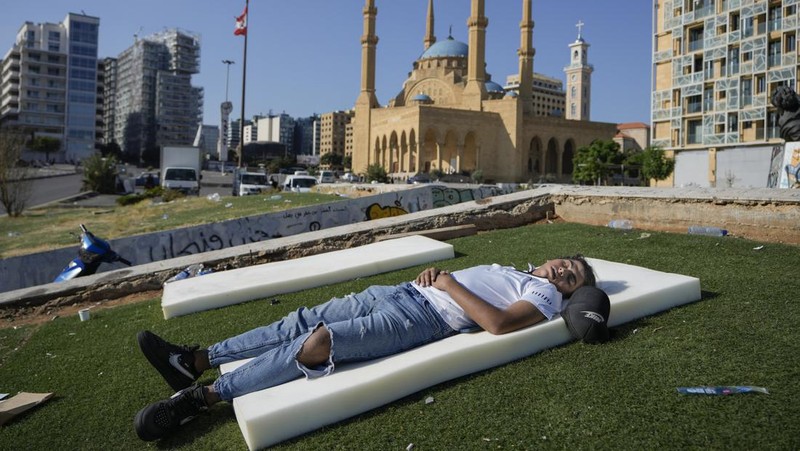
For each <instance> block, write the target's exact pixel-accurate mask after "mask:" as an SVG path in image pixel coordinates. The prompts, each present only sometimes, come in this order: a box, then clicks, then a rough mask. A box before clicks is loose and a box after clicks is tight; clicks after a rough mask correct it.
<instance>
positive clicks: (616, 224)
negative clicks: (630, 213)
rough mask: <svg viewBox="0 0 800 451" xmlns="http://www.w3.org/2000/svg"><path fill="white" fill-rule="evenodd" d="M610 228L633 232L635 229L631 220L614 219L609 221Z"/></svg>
mask: <svg viewBox="0 0 800 451" xmlns="http://www.w3.org/2000/svg"><path fill="white" fill-rule="evenodd" d="M608 226H609V227H611V228H612V229H620V230H631V229H632V228H633V222H631V220H630V219H614V220H612V221H609V223H608Z"/></svg>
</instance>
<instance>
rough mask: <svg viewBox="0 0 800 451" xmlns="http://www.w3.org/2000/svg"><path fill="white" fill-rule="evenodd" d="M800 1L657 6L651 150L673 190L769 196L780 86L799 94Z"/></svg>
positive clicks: (667, 2)
mask: <svg viewBox="0 0 800 451" xmlns="http://www.w3.org/2000/svg"><path fill="white" fill-rule="evenodd" d="M798 3H800V2H798V1H797V0H654V10H653V30H654V36H653V46H654V50H653V59H652V64H653V75H654V80H653V93H652V99H651V101H652V105H651V111H652V117H651V121H652V129H651V133H652V138H651V144H652V145H655V146H660V147H662V148H664V149H667V150H668V151H669V153H670V154H672V155H673V156H674V157H675V163H676V165H675V173H674V176H673V179H672V180H669V181H667V184H670V185H674V186H687V185H697V186H720V187H724V186H736V187H748V186H750V187H764V186H766V183H767V179H768V173H769V166H770V161H771V156H772V150H773V147H774V146H775V145H776V144H780V143H781V142H782V141H781V140H780V139H779V129H778V114H777V111H776V109H775V108H774V107H772V105H771V103H770V98H771V95H772V93H773V92H774V91H775V89H776V88H777V87H778V86H781V85H788V86H791V87H793V88H794V87H796V84H797V67H798V61H797V30H798V25H800V23H799V22H798Z"/></svg>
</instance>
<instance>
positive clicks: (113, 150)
mask: <svg viewBox="0 0 800 451" xmlns="http://www.w3.org/2000/svg"><path fill="white" fill-rule="evenodd" d="M97 150H99V151H100V153H101V154H103V156H104V157H114V158H116V159H118V160H123V161H124V158H123V155H122V148H121V147H120V146H119V144H117V143H116V141H111V142H110V143H108V144H100V145H98V146H97ZM127 163H138V161H135V162H133V161H128V162H127Z"/></svg>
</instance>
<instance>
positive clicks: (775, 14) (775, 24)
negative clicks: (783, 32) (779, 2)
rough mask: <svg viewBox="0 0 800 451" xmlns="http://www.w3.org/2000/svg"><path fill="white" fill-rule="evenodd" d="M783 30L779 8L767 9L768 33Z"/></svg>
mask: <svg viewBox="0 0 800 451" xmlns="http://www.w3.org/2000/svg"><path fill="white" fill-rule="evenodd" d="M781 28H783V25H782V22H781V7H780V6H773V7H771V8H770V9H769V31H775V30H780V29H781Z"/></svg>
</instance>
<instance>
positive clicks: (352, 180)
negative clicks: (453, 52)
mask: <svg viewBox="0 0 800 451" xmlns="http://www.w3.org/2000/svg"><path fill="white" fill-rule="evenodd" d="M342 180H343V181H345V182H350V183H355V182H357V181H358V176H356V175H355V174H353V173H352V172H345V173H344V174H342Z"/></svg>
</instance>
